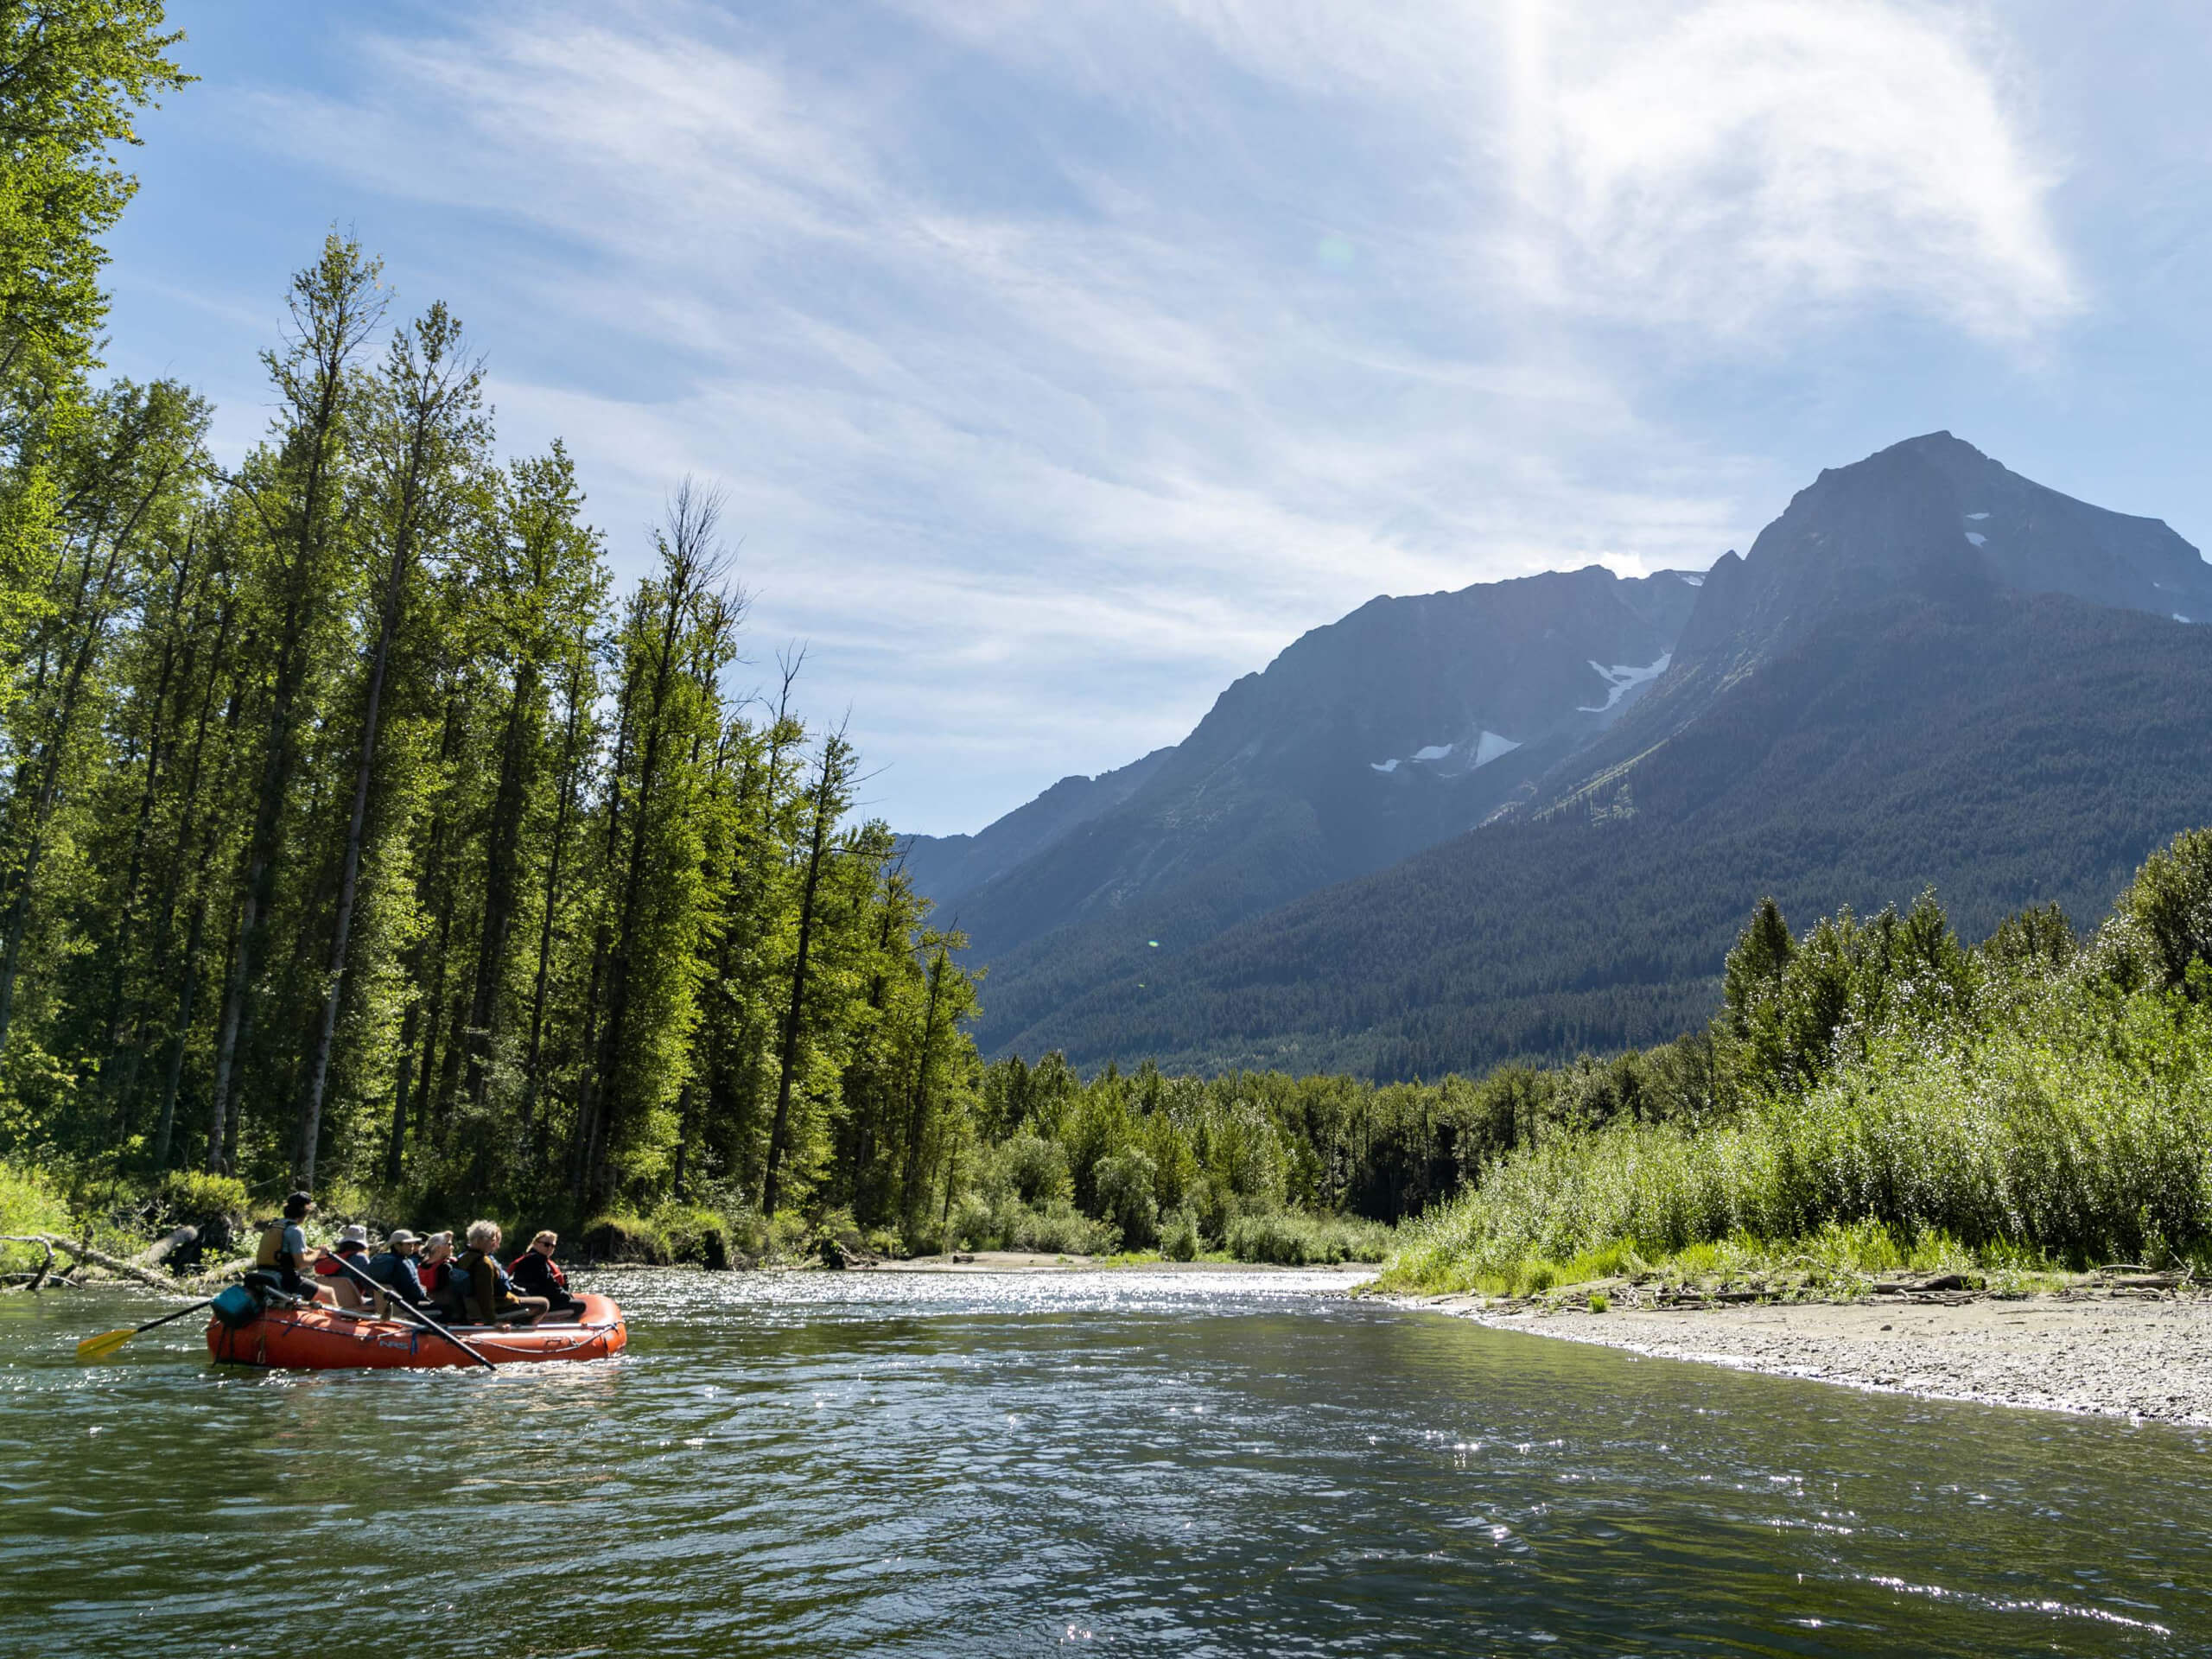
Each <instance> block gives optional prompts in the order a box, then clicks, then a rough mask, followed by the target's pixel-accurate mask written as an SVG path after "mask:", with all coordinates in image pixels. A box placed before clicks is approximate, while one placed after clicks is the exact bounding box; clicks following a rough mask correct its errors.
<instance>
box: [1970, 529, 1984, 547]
mask: <svg viewBox="0 0 2212 1659" xmlns="http://www.w3.org/2000/svg"><path fill="white" fill-rule="evenodd" d="M1967 540H1968V541H1970V542H1972V543H1974V545H1975V546H1976V547H1987V546H1988V545H1989V537H1986V536H1984V535H1982V534H1981V533H1980V531H1972V530H1970V531H1967Z"/></svg>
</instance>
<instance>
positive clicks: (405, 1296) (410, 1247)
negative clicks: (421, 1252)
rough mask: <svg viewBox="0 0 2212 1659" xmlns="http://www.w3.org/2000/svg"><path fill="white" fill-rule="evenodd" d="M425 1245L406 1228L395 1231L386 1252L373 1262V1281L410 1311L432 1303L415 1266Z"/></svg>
mask: <svg viewBox="0 0 2212 1659" xmlns="http://www.w3.org/2000/svg"><path fill="white" fill-rule="evenodd" d="M422 1243H423V1241H422V1238H421V1236H419V1235H417V1234H415V1233H410V1232H409V1231H408V1230H407V1229H405V1228H404V1227H395V1228H393V1229H392V1230H391V1237H389V1238H387V1239H385V1242H384V1249H381V1250H378V1252H377V1253H376V1254H375V1255H372V1256H371V1257H370V1258H369V1263H368V1274H369V1277H370V1278H372V1279H373V1280H375V1281H377V1283H378V1284H380V1285H382V1286H383V1287H385V1290H387V1291H389V1292H390V1293H391V1294H392V1295H393V1296H394V1297H396V1298H397V1299H398V1300H400V1301H403V1302H404V1303H406V1304H407V1306H410V1307H420V1306H423V1303H425V1302H427V1301H429V1300H430V1293H429V1291H428V1290H426V1289H424V1288H423V1275H422V1274H421V1273H420V1272H419V1271H418V1270H417V1268H416V1262H415V1252H416V1249H418V1248H419V1247H420V1246H421V1244H422ZM446 1248H447V1249H452V1248H453V1241H452V1240H451V1239H448V1240H447V1241H446Z"/></svg>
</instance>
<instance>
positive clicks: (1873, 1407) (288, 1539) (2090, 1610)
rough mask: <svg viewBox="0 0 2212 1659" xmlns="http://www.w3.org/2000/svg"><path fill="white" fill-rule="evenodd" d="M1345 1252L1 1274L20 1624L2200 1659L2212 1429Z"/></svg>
mask: <svg viewBox="0 0 2212 1659" xmlns="http://www.w3.org/2000/svg"><path fill="white" fill-rule="evenodd" d="M1346 1282H1348V1281H1346V1280H1345V1279H1344V1277H1343V1276H1341V1275H1338V1274H1323V1273H1261V1272H1211V1271H1206V1272H1181V1273H1166V1272H1147V1271H1142V1270H1123V1271H1118V1272H1098V1273H1059V1274H1019V1275H980V1274H957V1275H956V1274H867V1273H850V1274H715V1275H709V1274H684V1273H660V1274H601V1275H600V1276H599V1277H598V1278H596V1279H595V1280H594V1281H593V1285H594V1288H597V1289H601V1290H604V1291H607V1292H608V1293H609V1294H613V1295H614V1296H615V1297H616V1298H617V1299H618V1300H620V1301H621V1302H622V1303H623V1305H624V1306H625V1307H626V1309H627V1310H628V1312H629V1313H630V1315H631V1319H632V1340H631V1346H630V1351H629V1353H628V1354H627V1355H626V1357H624V1358H622V1359H620V1360H619V1361H615V1362H613V1363H602V1364H596V1365H568V1366H563V1365H551V1366H540V1367H524V1368H518V1369H516V1370H505V1371H502V1372H499V1374H497V1375H491V1376H487V1375H484V1374H481V1373H478V1374H475V1375H470V1374H467V1373H462V1372H454V1371H448V1372H433V1373H422V1374H408V1373H367V1374H344V1373H323V1374H320V1375H312V1376H307V1375H296V1376H288V1375H268V1374H261V1373H256V1372H251V1371H245V1370H232V1369H219V1368H217V1367H215V1366H213V1365H211V1364H210V1363H207V1358H206V1354H205V1350H204V1348H202V1347H201V1346H200V1335H199V1329H200V1327H199V1321H198V1319H197V1317H196V1316H195V1317H194V1319H192V1320H190V1321H188V1322H185V1323H184V1324H183V1325H181V1326H180V1327H178V1328H176V1329H175V1331H169V1330H164V1331H159V1332H150V1333H149V1334H148V1335H147V1336H144V1337H141V1338H138V1339H137V1341H135V1342H134V1343H132V1344H130V1346H128V1347H126V1348H125V1349H124V1351H122V1352H121V1354H119V1355H118V1357H116V1358H115V1359H114V1360H113V1361H112V1362H111V1363H106V1364H103V1365H98V1366H89V1367H87V1366H79V1364H77V1363H76V1362H75V1360H74V1358H73V1344H74V1342H75V1339H76V1338H78V1337H79V1336H82V1335H85V1334H87V1333H88V1332H92V1331H94V1330H98V1329H100V1328H103V1327H105V1326H107V1325H114V1324H118V1323H124V1322H127V1321H129V1320H130V1319H134V1318H136V1319H143V1318H146V1317H149V1314H150V1313H151V1312H153V1311H157V1305H156V1304H154V1303H151V1302H149V1301H143V1300H135V1299H130V1298H126V1297H124V1296H123V1295H121V1294H117V1295H113V1296H95V1295H93V1294H89V1293H86V1294H48V1295H46V1296H42V1297H30V1296H24V1295H17V1296H13V1297H9V1298H5V1299H0V1653H4V1654H6V1655H8V1656H16V1655H25V1656H28V1655H33V1654H36V1655H41V1656H45V1655H54V1654H67V1655H71V1656H79V1655H108V1654H117V1655H121V1654H130V1655H134V1656H136V1655H150V1654H160V1655H164V1656H166V1655H186V1654H213V1653H219V1652H231V1651H237V1652H242V1653H246V1654H251V1655H262V1654H270V1655H279V1654H282V1655H298V1656H307V1659H321V1656H327V1655H343V1654H353V1653H360V1654H376V1655H379V1656H391V1659H417V1656H448V1655H453V1656H458V1655H501V1656H504V1655H532V1656H568V1655H632V1654H746V1655H753V1654H789V1655H817V1654H819V1655H829V1654H850V1653H858V1652H868V1653H878V1654H951V1655H957V1656H974V1659H989V1656H996V1655H1001V1654H1027V1653H1043V1652H1047V1651H1060V1650H1065V1649H1068V1648H1071V1647H1074V1648H1078V1649H1099V1650H1108V1649H1110V1650H1114V1651H1119V1652H1125V1653H1173V1654H1196V1655H1211V1654H1240V1655H1241V1654H1268V1655H1302V1654H1315V1655H1319V1654H1332V1655H1344V1654H1405V1653H1412V1652H1417V1651H1430V1652H1437V1653H1455V1654H1456V1653H1501V1654H1512V1653H1532V1652H1544V1653H1553V1654H1567V1653H1573V1654H1581V1653H1595V1652H1605V1653H1711V1652H1715V1651H1721V1652H1732V1653H1733V1652H1756V1653H1761V1654H1846V1653H1851V1654H1857V1653H1878V1652H1887V1653H1900V1652H1912V1653H1918V1654H1978V1655H1979V1654H1993V1653H2015V1652H2024V1651H2029V1650H2036V1651H2054V1650H2055V1651H2062V1652H2066V1653H2077V1654H2089V1653H2181V1652H2190V1651H2207V1650H2212V1534H2208V1530H2207V1528H2206V1525H2205V1519H2206V1517H2207V1516H2212V1462H2209V1461H2208V1459H2207V1455H2206V1454H2207V1452H2208V1450H2212V1443H2208V1440H2207V1439H2206V1438H2205V1437H2203V1436H2200V1435H2197V1434H2195V1433H2190V1432H2186V1431H2180V1430H2176V1429H2172V1428H2165V1427H2145V1426H2131V1425H2128V1424H2126V1423H2120V1422H2115V1421H2098V1420H2090V1419H2078V1418H2069V1417H2063V1416H2058V1415H2055V1414H2038V1413H2027V1412H2006V1411H2004V1410H2001V1409H1997V1408H1985V1407H1978V1406H1967V1405H1957V1404H1936V1403H1928V1402H1915V1401H1910V1400H1906V1399H1901V1398H1897V1397H1891V1396H1882V1395H1861V1394H1856V1393H1852V1392H1848V1391H1846V1390H1842V1389H1832V1388H1827V1387H1823V1386H1821V1385H1819V1384H1815V1383H1799V1382H1794V1381H1789V1380H1787V1379H1781V1378H1776V1377H1769V1376H1751V1375H1745V1374H1741V1373H1736V1372H1731V1371H1727V1370H1719V1369H1716V1368H1711V1367H1705V1366H1696V1365H1689V1364H1682V1363H1673V1362H1669V1361H1662V1360H1640V1359H1637V1358H1636V1357H1633V1356H1630V1355H1626V1354H1623V1353H1619V1352H1616V1351H1611V1350H1606V1349H1601V1348H1595V1347H1586V1346H1582V1345H1580V1344H1569V1343H1563V1342H1557V1341H1552V1340H1548V1339H1546V1338H1538V1337H1531V1336H1524V1335H1520V1334H1518V1333H1508V1332H1493V1331H1486V1330H1484V1329H1481V1328H1479V1327H1477V1326H1475V1325H1470V1324H1468V1323H1466V1322H1465V1321H1463V1320H1459V1319H1446V1318H1444V1317H1441V1316H1440V1315H1434V1314H1427V1313H1407V1312H1402V1311H1399V1310H1395V1309H1392V1308H1389V1307H1385V1306H1376V1305H1374V1304H1371V1303H1365V1302H1361V1301H1357V1300H1347V1299H1345V1298H1344V1297H1343V1296H1342V1294H1340V1293H1341V1288H1342V1287H1343V1286H1344V1284H1345V1283H1346Z"/></svg>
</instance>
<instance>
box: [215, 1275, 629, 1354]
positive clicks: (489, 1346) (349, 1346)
mask: <svg viewBox="0 0 2212 1659" xmlns="http://www.w3.org/2000/svg"><path fill="white" fill-rule="evenodd" d="M578 1300H581V1301H582V1303H583V1309H582V1315H581V1317H580V1318H578V1319H575V1320H573V1321H569V1322H566V1323H563V1324H560V1325H496V1326H491V1325H453V1326H449V1327H448V1329H450V1330H451V1331H452V1332H454V1335H456V1336H458V1337H459V1338H461V1340H462V1341H463V1342H465V1343H467V1344H468V1345H469V1346H470V1347H472V1348H474V1350H475V1351H477V1352H478V1353H480V1354H481V1355H483V1356H484V1357H485V1358H486V1359H488V1360H490V1361H491V1362H492V1363H493V1364H494V1365H526V1364H531V1363H535V1362H537V1361H539V1360H548V1359H609V1358H612V1357H613V1356H614V1355H616V1354H619V1353H620V1352H621V1351H622V1348H623V1344H625V1343H626V1342H628V1341H629V1339H630V1334H629V1331H628V1329H627V1327H626V1325H624V1323H623V1319H622V1310H621V1309H620V1307H618V1306H615V1305H614V1303H613V1302H612V1301H610V1300H608V1299H607V1298H606V1297H604V1296H594V1295H592V1294H588V1293H587V1294H585V1295H583V1296H582V1297H580V1298H579V1299H578ZM207 1351H208V1352H209V1353H210V1354H212V1355H213V1356H214V1357H215V1358H217V1359H219V1360H221V1361H223V1362H225V1363H228V1364H232V1365H266V1366H269V1367H270V1368H272V1369H274V1370H288V1371H329V1370H362V1369H370V1370H393V1369H404V1370H443V1369H445V1368H446V1367H448V1366H452V1365H472V1366H473V1365H474V1364H475V1363H476V1362H475V1361H474V1360H472V1359H471V1358H469V1357H468V1356H467V1355H466V1354H464V1353H462V1352H461V1350H460V1349H458V1348H456V1347H454V1344H451V1343H449V1342H448V1341H447V1340H446V1339H445V1338H443V1337H441V1336H438V1335H437V1334H435V1332H429V1331H425V1330H424V1329H423V1327H422V1326H420V1325H410V1323H408V1321H406V1320H405V1319H368V1318H365V1317H363V1316H359V1315H356V1314H352V1313H341V1312H340V1311H339V1310H338V1309H336V1308H334V1307H324V1306H319V1305H318V1306H312V1307H270V1308H265V1309H264V1310H263V1312H262V1313H261V1315H260V1317H259V1318H257V1319H251V1320H248V1321H247V1322H246V1323H245V1324H244V1325H238V1326H237V1327H236V1328H235V1329H233V1328H232V1326H230V1325H225V1324H224V1323H223V1322H222V1321H221V1320H219V1319H211V1320H209V1321H208V1323H207Z"/></svg>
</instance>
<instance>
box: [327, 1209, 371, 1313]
mask: <svg viewBox="0 0 2212 1659" xmlns="http://www.w3.org/2000/svg"><path fill="white" fill-rule="evenodd" d="M341 1257H342V1258H343V1259H344V1260H345V1262H347V1263H348V1264H350V1265H351V1266H352V1268H353V1273H348V1272H346V1268H344V1267H341V1266H340V1265H339V1261H338V1259H337V1258H341ZM368 1267H369V1230H368V1229H367V1228H365V1227H364V1226H362V1225H361V1224H360V1223H359V1222H358V1221H356V1222H352V1223H349V1224H346V1226H345V1227H342V1228H340V1230H339V1233H338V1243H336V1244H334V1245H333V1246H332V1247H331V1248H330V1249H327V1250H325V1251H324V1252H323V1253H322V1254H321V1255H320V1256H318V1257H316V1258H315V1274H316V1276H317V1277H319V1278H321V1279H324V1280H327V1281H328V1282H329V1285H330V1289H331V1294H332V1300H334V1301H335V1302H336V1303H337V1304H338V1306H340V1307H346V1308H353V1309H354V1310H356V1311H358V1310H359V1309H361V1308H364V1307H366V1306H368V1305H369V1297H368V1294H367V1293H366V1292H365V1291H363V1290H362V1288H361V1281H359V1279H357V1278H355V1277H354V1276H353V1274H354V1273H365V1272H367V1271H368ZM376 1301H377V1306H376V1309H375V1311H376V1313H377V1314H378V1317H382V1315H383V1313H384V1294H383V1293H382V1292H381V1291H379V1292H378V1293H377V1298H376Z"/></svg>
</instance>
